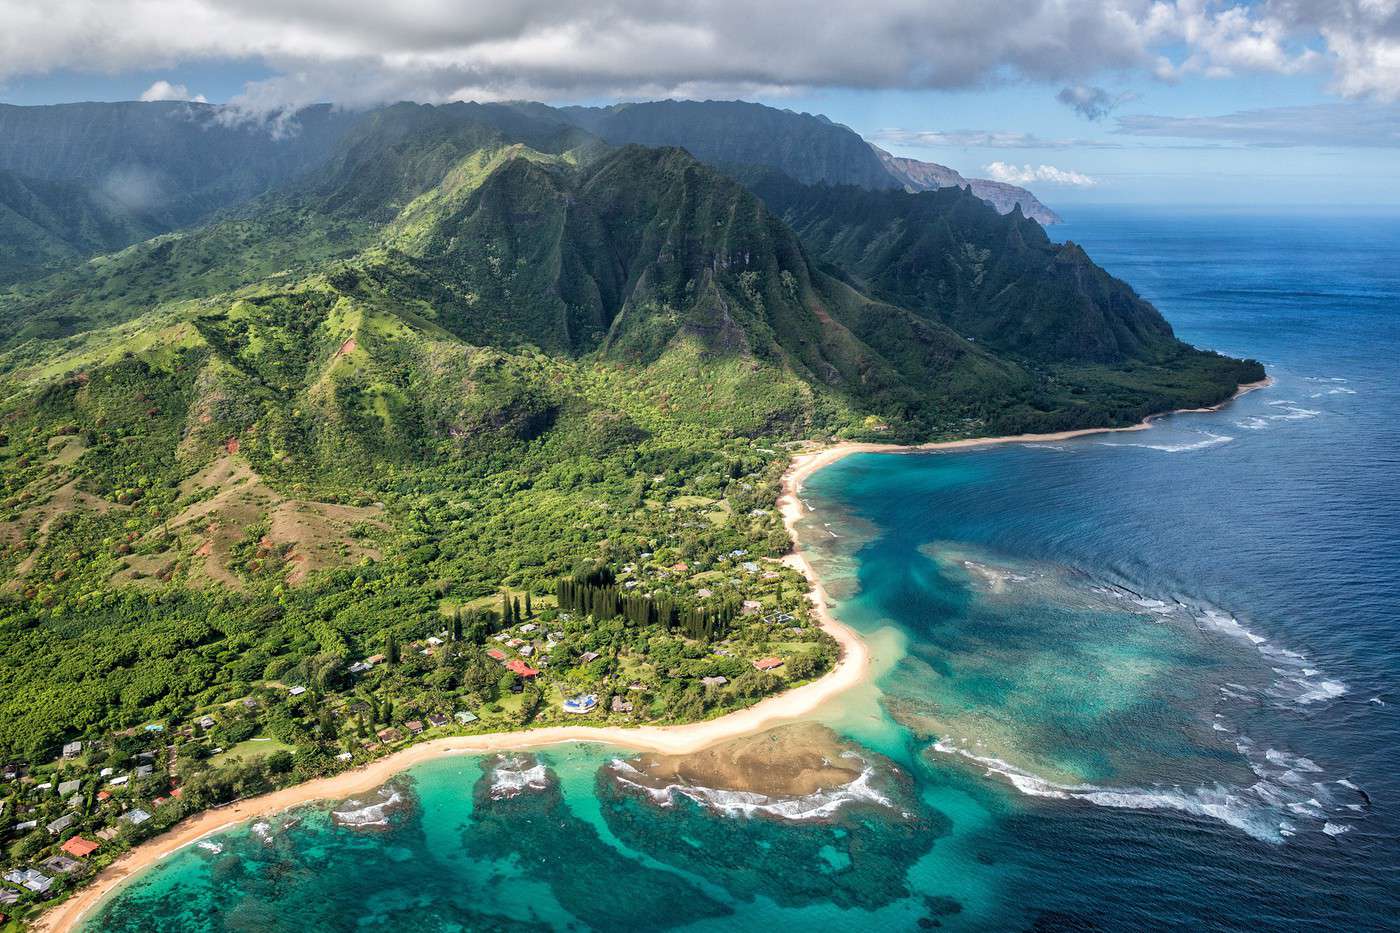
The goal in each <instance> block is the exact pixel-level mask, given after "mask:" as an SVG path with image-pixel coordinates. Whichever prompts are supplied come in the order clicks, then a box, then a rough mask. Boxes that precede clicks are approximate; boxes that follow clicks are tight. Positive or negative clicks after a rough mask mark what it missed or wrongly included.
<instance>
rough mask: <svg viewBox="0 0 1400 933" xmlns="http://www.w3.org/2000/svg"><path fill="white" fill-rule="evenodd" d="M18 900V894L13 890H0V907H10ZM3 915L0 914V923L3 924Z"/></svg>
mask: <svg viewBox="0 0 1400 933" xmlns="http://www.w3.org/2000/svg"><path fill="white" fill-rule="evenodd" d="M18 900H19V892H18V891H16V890H15V889H14V888H0V905H3V906H5V907H8V906H10V905H11V904H13V903H15V902H16V901H18ZM4 918H5V915H4V914H0V923H4V922H5V919H4Z"/></svg>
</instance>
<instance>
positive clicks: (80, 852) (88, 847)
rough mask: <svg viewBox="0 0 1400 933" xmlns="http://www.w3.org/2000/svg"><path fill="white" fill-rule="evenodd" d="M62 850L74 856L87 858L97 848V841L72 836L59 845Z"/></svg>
mask: <svg viewBox="0 0 1400 933" xmlns="http://www.w3.org/2000/svg"><path fill="white" fill-rule="evenodd" d="M59 848H61V849H62V850H63V851H64V852H67V853H68V854H69V855H71V856H73V857H74V858H87V857H88V856H89V855H91V854H92V853H94V852H96V851H97V849H98V845H97V843H95V842H93V841H92V840H91V839H84V838H83V837H82V836H74V837H73V838H72V839H69V840H68V841H67V842H65V843H64V844H63V845H61V846H59Z"/></svg>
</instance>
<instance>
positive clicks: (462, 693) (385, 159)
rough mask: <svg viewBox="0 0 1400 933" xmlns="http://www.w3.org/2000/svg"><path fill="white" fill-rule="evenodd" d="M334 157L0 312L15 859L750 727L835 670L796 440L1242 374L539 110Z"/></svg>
mask: <svg viewBox="0 0 1400 933" xmlns="http://www.w3.org/2000/svg"><path fill="white" fill-rule="evenodd" d="M339 132H340V135H339V136H337V138H338V139H339V143H338V146H337V147H336V148H335V149H334V151H331V152H328V153H327V154H326V155H325V158H324V159H322V160H321V161H319V162H317V163H316V164H317V165H318V166H319V167H318V168H317V169H316V170H315V171H312V172H310V173H308V174H301V175H299V176H297V177H295V178H293V179H291V180H290V181H287V182H286V183H285V184H283V185H282V186H280V187H278V188H276V189H275V190H273V191H271V192H268V193H264V194H263V195H261V197H259V198H257V199H255V200H252V201H248V202H245V203H243V204H241V205H238V206H234V207H229V208H227V209H226V211H225V212H224V213H222V214H219V215H217V216H216V218H215V219H214V220H213V222H211V223H209V224H207V225H205V226H202V227H195V228H189V229H179V230H175V231H174V232H171V233H167V234H164V235H162V236H159V237H156V238H154V239H150V240H146V241H143V242H140V243H137V244H135V245H132V246H129V247H128V248H126V249H124V250H122V251H120V252H118V253H114V254H109V255H104V256H100V257H97V258H94V259H92V260H90V261H85V262H80V263H76V264H73V263H69V264H67V265H64V266H63V267H62V268H61V269H60V270H59V271H57V272H52V273H51V274H48V275H44V276H39V277H32V276H31V277H28V278H26V279H25V280H24V281H21V282H18V283H17V284H14V285H12V286H10V287H9V288H8V290H4V291H0V487H2V488H0V575H3V577H4V580H5V582H4V584H3V586H0V639H2V641H0V643H3V649H0V650H3V652H4V658H5V663H4V664H3V665H0V758H3V759H4V760H5V761H8V762H12V763H14V764H15V765H16V768H15V772H16V777H15V779H14V780H12V781H9V782H7V783H5V784H4V785H3V792H2V793H3V794H4V795H5V801H6V806H7V810H6V814H7V825H13V823H19V824H24V823H27V822H29V819H16V820H14V821H9V820H8V816H9V814H15V815H16V816H19V815H21V814H23V815H24V816H26V817H32V818H33V819H36V820H39V823H38V825H37V826H35V827H32V828H29V829H20V830H11V831H10V835H9V837H8V840H7V842H8V844H9V846H10V849H9V853H10V856H11V857H12V859H14V860H30V859H31V857H32V856H35V855H38V854H40V853H43V852H47V851H49V849H50V848H51V847H52V846H53V845H54V844H57V843H59V842H61V841H63V839H64V838H66V837H67V836H70V835H72V834H73V833H85V834H95V833H97V832H98V831H99V830H102V831H105V830H106V829H111V828H113V827H117V828H119V830H120V833H121V834H122V835H119V836H116V837H114V838H113V839H111V840H107V842H108V843H109V844H108V845H106V847H105V849H104V853H110V852H111V851H112V850H114V849H116V848H119V847H120V845H122V844H123V842H124V841H129V839H131V838H135V837H138V836H139V835H140V834H141V833H144V832H148V831H150V830H151V829H152V828H159V827H161V826H164V825H168V823H169V822H170V821H172V820H174V819H177V818H178V817H179V815H180V814H181V813H184V812H187V811H188V810H189V809H192V808H198V807H201V806H205V805H208V804H210V803H213V802H218V801H223V800H228V799H231V798H233V797H235V796H240V795H246V794H249V793H255V792H257V791H259V790H262V789H266V788H267V787H270V786H275V785H278V784H281V783H286V782H289V781H294V780H301V779H304V778H306V777H308V776H311V775H315V774H321V773H325V772H328V771H333V770H336V769H340V768H344V767H348V766H351V765H353V764H355V763H358V762H362V761H364V760H366V759H367V758H370V757H373V756H377V755H381V754H385V753H387V752H388V751H389V750H390V749H392V748H394V747H398V746H400V745H401V744H403V743H405V742H408V741H412V740H414V738H415V737H416V736H417V735H419V734H438V735H441V734H446V733H447V732H451V731H456V732H472V731H484V730H499V729H504V728H517V727H522V726H530V725H534V724H540V723H558V722H565V721H573V720H574V719H575V718H576V717H575V715H574V714H571V713H568V712H565V710H564V708H563V702H564V701H565V700H566V699H569V698H571V697H575V696H580V695H591V696H593V697H596V698H597V705H596V707H594V708H592V709H591V710H590V711H589V712H587V713H586V714H584V715H586V716H587V717H588V718H590V719H593V720H611V721H615V722H619V723H633V722H677V721H685V720H693V719H697V718H702V717H706V716H711V715H718V714H719V713H721V712H723V711H725V710H728V709H733V708H737V707H740V706H743V705H746V704H748V703H752V702H754V701H756V700H757V699H758V698H760V697H761V696H763V695H765V694H768V693H771V692H773V691H775V690H779V689H782V688H783V687H784V686H785V685H787V684H789V683H792V682H794V681H800V680H805V679H807V678H810V677H813V676H816V675H818V674H820V673H821V672H822V671H824V670H826V669H827V668H828V667H829V666H830V665H831V664H832V662H833V661H834V644H833V643H832V641H831V640H830V639H829V638H828V637H827V636H826V635H825V634H824V633H822V632H821V631H820V630H819V629H818V628H817V627H815V626H813V625H812V624H811V621H810V618H809V611H808V606H807V603H806V600H805V596H804V595H803V593H804V590H805V584H804V582H803V580H802V578H801V577H800V575H798V574H797V573H796V572H795V571H793V570H791V569H788V568H786V567H784V566H783V565H782V564H780V563H779V562H778V560H777V558H778V557H780V556H781V555H782V554H783V553H784V552H785V551H786V550H787V549H788V548H789V546H790V543H789V541H788V538H787V534H786V531H785V529H784V528H783V526H782V524H781V522H780V520H779V517H778V516H777V514H776V512H775V509H774V500H775V498H776V497H777V494H778V480H779V477H780V475H781V473H782V471H783V469H784V468H785V466H786V462H787V456H788V451H789V450H790V449H791V448H792V447H793V446H795V445H800V444H801V443H802V442H803V441H804V440H812V441H822V440H826V439H829V438H832V437H848V438H867V439H887V440H914V439H918V440H927V439H937V438H947V437H960V436H970V435H977V434H985V433H998V432H1009V431H1030V430H1056V429H1061V428H1068V427H1083V426H1089V425H1108V424H1121V423H1128V422H1132V421H1135V420H1137V419H1139V418H1141V417H1142V416H1143V415H1145V414H1147V413H1149V412H1152V411H1160V410H1164V409H1169V408H1173V407H1178V406H1181V405H1200V404H1209V403H1213V402H1216V401H1219V400H1220V399H1222V398H1224V397H1226V396H1228V395H1229V394H1230V392H1231V391H1233V389H1234V387H1235V385H1236V383H1238V382H1241V381H1246V380H1248V379H1251V378H1257V377H1258V376H1259V375H1260V374H1261V372H1260V370H1259V368H1258V366H1257V364H1252V363H1241V362H1238V361H1233V360H1227V359H1225V358H1223V357H1219V356H1215V355H1213V354H1208V353H1202V352H1200V351H1197V350H1195V349H1193V348H1190V347H1187V346H1185V345H1183V344H1181V343H1179V342H1178V341H1176V340H1175V339H1174V338H1173V337H1172V335H1171V332H1170V328H1169V327H1167V325H1166V323H1165V322H1164V321H1163V320H1162V319H1161V317H1160V316H1159V315H1157V313H1156V311H1155V310H1154V309H1152V308H1151V307H1150V306H1149V305H1147V304H1146V303H1145V302H1142V301H1141V300H1140V299H1138V298H1137V296H1136V295H1134V294H1133V293H1132V292H1131V290H1130V289H1128V288H1127V286H1125V285H1123V283H1121V282H1117V281H1116V280H1113V279H1111V278H1110V277H1109V276H1107V275H1106V273H1104V272H1103V271H1102V270H1099V269H1098V268H1097V267H1096V266H1093V264H1092V263H1091V262H1089V260H1088V259H1087V257H1085V256H1084V255H1083V253H1082V251H1080V250H1078V248H1077V247H1074V246H1071V245H1066V246H1056V245H1054V244H1051V243H1050V242H1049V241H1048V239H1047V238H1046V237H1045V236H1044V233H1043V231H1041V230H1040V228H1039V226H1038V225H1036V224H1035V223H1034V222H1032V221H1027V220H1025V219H1024V218H1021V217H1019V216H1018V215H1014V214H1013V215H1011V216H1009V217H1001V216H999V215H997V214H996V212H995V211H993V210H992V209H991V208H990V207H988V206H986V205H985V204H983V203H982V202H980V201H977V200H976V199H974V198H971V197H970V196H969V195H967V194H965V193H963V192H957V191H949V192H934V193H929V194H922V195H916V196H914V195H906V194H904V193H902V192H895V191H890V192H869V191H862V190H859V189H855V188H841V189H830V188H808V187H805V186H801V185H796V184H795V183H791V182H786V181H783V180H781V179H773V178H772V177H771V176H769V175H764V174H761V173H754V172H748V171H739V170H737V169H736V170H735V174H736V175H738V176H740V177H741V178H742V179H743V180H744V181H745V182H746V183H747V184H748V185H749V187H748V188H746V187H744V186H743V185H741V184H740V183H739V182H738V181H736V180H735V179H734V178H731V177H729V176H727V175H725V174H722V173H720V172H718V171H716V170H715V169H713V168H711V167H707V166H706V165H704V164H701V163H700V162H698V161H696V160H695V159H694V158H693V157H691V156H690V155H689V154H687V153H686V152H684V151H681V150H678V149H647V148H642V147H639V146H625V147H622V148H611V147H608V146H606V145H604V144H602V143H601V142H599V141H598V140H596V139H593V138H591V137H589V136H588V135H587V134H586V133H584V132H582V131H581V130H580V129H578V128H577V127H576V126H573V125H572V124H570V123H569V122H568V121H564V120H561V119H559V118H558V116H557V115H551V114H550V113H543V114H541V113H537V112H535V111H533V110H531V109H530V108H524V109H521V108H512V107H477V106H474V105H457V106H453V107H444V108H431V107H417V106H414V105H399V106H397V107H393V108H387V109H385V110H382V111H378V112H376V113H374V114H371V115H369V116H367V117H364V118H362V119H360V120H359V121H357V122H356V123H355V124H354V126H353V127H349V128H343V129H342V130H341V131H339ZM211 184H212V182H211ZM215 187H218V186H217V185H216V186H215ZM219 190H223V189H219ZM65 242H66V241H65ZM83 248H86V247H83ZM64 249H65V250H79V247H78V246H76V245H73V244H71V243H70V244H68V245H66V246H65V247H64ZM60 254H61V255H60ZM54 255H55V256H58V257H59V260H60V261H61V260H62V256H67V255H70V254H69V253H65V252H63V250H59V251H58V252H57V253H55V254H54ZM814 257H817V258H816V259H814ZM46 261H47V260H46ZM769 657H771V658H776V659H777V660H778V661H781V662H782V663H781V666H780V667H779V668H778V670H777V671H776V672H760V671H759V670H757V669H756V668H755V665H754V662H755V661H757V660H758V659H760V658H769ZM507 665H509V667H507ZM458 714H469V715H462V716H459V715H458ZM147 727H151V729H157V728H158V730H159V731H149V730H148V728H147ZM72 741H82V742H83V743H84V747H85V751H84V752H83V753H82V755H81V756H79V757H78V758H75V759H69V760H62V761H58V760H56V756H57V755H58V754H59V752H60V749H61V748H62V747H63V746H64V745H65V744H66V743H69V742H72ZM143 752H150V753H151V754H150V755H148V756H146V757H145V758H144V759H142V758H141V757H140V756H141V753H143ZM138 761H145V762H147V763H148V765H149V766H150V767H151V768H152V771H151V772H150V773H149V774H144V775H136V772H135V768H136V767H143V765H139V764H137V762H138ZM104 767H110V768H113V769H114V770H113V772H112V774H110V775H106V776H103V775H101V774H100V771H101V769H102V768H104ZM118 769H120V773H119V771H118ZM127 769H131V770H130V774H131V778H130V779H129V780H128V781H125V782H121V783H117V784H112V783H111V780H112V778H113V777H116V778H120V777H121V776H123V774H125V773H126V770H127ZM65 780H79V781H80V782H82V785H81V786H82V788H83V790H82V793H81V794H79V795H77V796H78V798H79V799H78V800H77V802H76V803H74V801H73V795H72V794H69V795H66V796H65V798H64V799H62V800H60V799H58V797H57V795H56V794H55V793H54V791H53V789H52V787H51V788H44V787H43V785H44V784H46V783H47V784H51V785H53V787H57V785H58V784H59V783H61V782H63V781H65ZM177 787H178V788H179V789H180V790H181V796H179V797H176V796H174V795H173V791H174V790H175V789H176V788H177ZM99 791H100V792H102V793H105V794H107V795H108V797H107V798H105V799H102V800H99V799H98V793H99ZM157 798H161V799H162V802H161V803H160V804H157V803H156V799H157ZM137 808H141V809H145V810H148V811H150V812H152V813H153V814H154V818H153V819H152V820H150V821H148V822H146V823H142V824H141V825H140V826H133V825H131V824H130V821H123V820H122V819H121V815H122V814H123V813H129V812H131V811H132V810H134V809H137ZM70 812H71V813H72V814H73V815H74V817H75V819H74V820H73V821H72V823H71V825H69V826H66V827H64V828H62V829H61V830H59V831H58V832H56V833H55V834H52V835H50V834H49V833H48V832H47V831H46V830H45V828H44V825H45V823H46V822H47V821H51V820H54V819H57V818H59V817H60V816H62V815H64V814H66V813H70ZM105 857H107V855H106V854H104V855H103V856H100V857H99V859H100V858H105Z"/></svg>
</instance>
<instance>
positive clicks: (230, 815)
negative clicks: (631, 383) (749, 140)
mask: <svg viewBox="0 0 1400 933" xmlns="http://www.w3.org/2000/svg"><path fill="white" fill-rule="evenodd" d="M1272 384H1273V379H1272V378H1265V379H1263V380H1261V381H1259V382H1253V383H1246V384H1243V385H1241V386H1239V387H1238V389H1237V390H1236V391H1235V393H1234V394H1233V395H1231V396H1230V397H1229V398H1227V399H1225V400H1224V401H1222V402H1220V403H1219V404H1216V405H1212V406H1210V407H1207V408H1189V409H1177V410H1175V411H1170V412H1163V413H1162V414H1159V415H1149V416H1148V417H1146V418H1144V419H1143V420H1142V421H1141V422H1139V423H1138V424H1135V425H1130V426H1127V427H1120V428H1080V429H1076V430H1071V431H1059V432H1055V433H1050V434H1018V435H1011V436H1006V437H989V438H968V439H963V440H955V441H936V442H931V443H927V444H881V443H873V442H861V441H843V442H839V443H836V444H832V445H830V446H827V447H823V448H820V449H818V450H814V451H809V452H805V453H798V454H796V455H794V456H793V457H792V460H791V462H790V463H789V465H788V468H787V470H786V471H785V472H784V473H783V477H782V480H781V493H780V495H779V497H778V501H777V508H778V512H779V514H780V515H781V516H782V520H783V526H784V527H785V528H786V529H787V532H788V535H789V537H790V538H791V539H792V544H793V549H792V551H791V552H790V553H789V554H787V555H786V556H784V557H783V559H782V561H783V563H784V564H786V565H787V566H789V567H792V568H794V569H796V570H798V571H799V572H801V573H802V575H803V576H804V577H805V578H806V579H807V582H808V584H809V590H808V594H807V595H808V599H809V600H810V602H811V604H812V612H813V614H814V615H815V616H816V618H817V619H818V621H819V622H820V624H821V627H822V629H823V630H824V631H826V632H827V634H829V635H831V636H832V638H834V639H835V640H836V642H837V643H838V644H839V645H840V646H841V656H840V657H839V658H838V659H837V662H836V665H835V666H834V667H833V668H832V669H831V670H830V671H828V672H827V673H826V674H824V675H823V676H821V677H820V678H818V679H817V680H814V681H810V682H808V683H806V684H803V685H802V686H800V687H795V688H793V689H791V690H788V691H786V692H784V693H780V694H778V695H776V696H772V697H768V698H766V699H764V700H762V701H760V702H759V703H756V704H755V705H753V706H750V707H748V708H746V709H742V710H736V711H735V712H732V713H728V714H726V715H724V716H720V717H718V718H716V719H709V720H705V721H702V722H696V723H687V724H684V725H677V726H636V727H623V726H549V727H545V728H541V729H522V730H516V731H513V732H495V733H488V734H485V735H476V736H451V737H447V738H441V739H432V740H429V741H426V742H420V743H418V744H417V745H413V746H410V747H409V748H406V749H403V750H401V751H398V752H394V753H392V754H390V755H387V756H385V757H383V758H380V759H377V760H376V761H372V762H370V763H368V764H366V765H362V766H361V767H359V768H356V769H354V770H352V771H345V772H342V773H340V774H336V775H331V776H329V777H323V778H315V779H313V780H310V781H306V782H304V783H301V784H296V785H293V786H291V787H286V788H282V789H281V790H276V791H271V792H269V793H267V794H263V795H261V796H258V797H253V798H250V799H247V800H243V801H238V802H236V803H232V804H229V805H226V806H224V807H221V808H217V809H210V810H205V811H203V812H201V813H197V814H195V815H193V816H191V817H188V818H186V819H185V820H182V821H181V822H179V823H177V824H176V825H175V826H173V827H172V828H171V829H169V830H168V831H166V832H165V833H163V834H161V835H159V836H156V837H153V838H151V839H149V840H146V841H145V842H142V843H140V844H139V845H137V846H136V847H135V848H133V849H130V850H128V851H127V852H124V853H123V854H122V855H121V856H120V857H118V858H117V859H116V861H114V862H112V864H110V865H108V866H107V867H106V868H104V869H102V870H101V871H100V872H99V873H98V874H97V876H96V878H94V879H93V880H92V882H91V883H90V884H88V885H87V886H85V887H83V888H82V889H80V890H78V891H77V892H75V893H74V894H73V896H72V897H70V898H68V899H67V900H65V901H63V902H61V903H59V904H56V905H55V906H54V907H53V908H51V909H50V910H48V911H46V912H45V913H44V914H42V915H41V916H40V917H39V918H38V919H37V920H36V921H35V923H34V929H35V930H38V931H43V933H59V931H67V930H72V929H74V928H76V927H77V925H78V924H79V923H81V922H82V920H83V919H84V917H85V916H86V915H87V914H88V912H89V911H91V910H92V909H93V908H95V907H97V906H98V905H99V904H100V903H101V902H102V901H103V900H104V899H105V898H106V897H107V896H108V895H109V894H112V893H113V892H114V891H116V890H117V889H118V888H120V887H121V886H122V885H123V884H125V883H126V882H127V881H128V880H130V879H131V878H133V877H134V876H136V875H138V874H140V873H141V872H143V871H144V870H146V869H148V868H150V867H152V866H154V865H156V864H158V863H159V862H160V861H162V860H163V859H164V858H166V857H167V856H169V855H171V854H172V853H174V852H177V851H179V850H181V849H183V848H185V847H187V846H189V845H192V844H194V843H196V842H198V841H199V840H201V839H203V838H205V837H207V836H210V835H213V834H215V833H218V832H222V831H224V830H227V829H229V828H231V827H233V826H236V825H238V824H240V823H246V822H249V821H251V820H254V819H257V818H258V817H262V816H267V815H269V814H274V813H280V812H283V811H285V810H289V809H291V808H293V807H298V806H303V805H305V804H309V803H314V802H316V801H319V800H340V799H344V798H346V797H352V796H354V795H356V794H363V793H367V792H368V791H371V790H374V789H375V788H377V787H380V786H382V785H383V784H385V783H386V782H387V781H388V780H389V779H390V778H392V777H394V776H395V775H397V774H399V773H401V772H403V771H406V770H408V769H410V768H412V767H413V766H415V765H418V764H421V763H423V762H425V761H430V760H433V759H436V758H440V757H443V756H448V755H462V754H488V753H491V752H502V751H518V750H524V749H535V748H542V747H547V746H551V745H562V744H568V743H573V742H595V743H601V744H605V745H611V746H616V747H619V748H626V749H629V750H632V751H643V752H659V753H663V754H687V753H691V752H696V751H700V750H701V749H704V748H708V747H709V746H711V745H715V744H718V743H720V742H724V741H727V740H729V739H734V738H739V737H741V736H745V735H751V734H753V733H757V732H761V731H763V730H764V729H766V728H769V727H770V726H773V725H777V724H779V723H782V722H787V721H791V720H794V719H797V718H799V717H801V716H804V715H806V714H807V713H810V712H811V711H812V710H814V709H816V708H817V707H818V706H820V705H821V704H823V703H825V702H826V701H827V700H829V699H831V698H832V697H834V696H836V695H837V694H839V693H843V692H845V691H846V690H848V689H850V688H852V687H855V686H857V685H859V684H861V683H862V682H863V681H864V680H865V678H866V676H867V674H868V671H869V669H870V661H871V659H870V651H869V648H868V647H867V645H866V644H865V641H864V640H863V639H862V638H861V637H860V636H859V635H858V634H857V633H856V631H855V630H854V629H852V628H850V627H849V626H847V625H845V624H844V623H842V622H841V621H840V620H838V619H837V618H836V617H835V616H834V615H833V614H832V612H831V607H830V604H829V601H828V597H827V593H826V588H825V587H824V586H823V584H822V581H821V578H820V577H819V576H818V575H817V572H816V569H815V568H814V567H813V565H812V563H811V561H810V560H809V559H808V557H807V555H806V554H805V553H804V552H803V550H802V547H801V542H800V541H799V539H798V536H797V523H798V521H799V520H800V519H801V518H802V516H803V514H804V512H805V510H806V509H805V506H804V505H803V503H802V500H801V497H800V492H801V489H802V484H803V483H804V482H805V481H806V480H807V479H808V478H809V477H811V476H812V474H814V473H816V472H817V471H818V470H820V469H822V468H824V467H827V466H830V465H831V464H833V463H836V462H837V461H839V460H842V459H844V458H845V457H847V456H849V455H851V454H854V453H912V452H923V451H939V450H964V449H968V448H974V447H984V446H993V445H1001V444H1022V443H1036V442H1042V443H1043V442H1055V441H1064V440H1070V439H1073V438H1077V437H1084V436H1088V435H1092V434H1109V433H1116V432H1125V431H1142V430H1145V429H1147V428H1149V427H1151V426H1152V423H1153V422H1154V421H1156V420H1158V419H1160V418H1164V417H1168V416H1170V415H1174V414H1186V413H1191V412H1210V411H1219V410H1220V409H1221V408H1224V407H1225V406H1226V405H1228V404H1230V403H1231V402H1233V401H1234V400H1235V399H1237V398H1239V397H1240V396H1242V395H1245V394H1247V393H1249V392H1252V391H1255V390H1256V389H1262V388H1266V387H1267V386H1269V385H1272Z"/></svg>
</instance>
